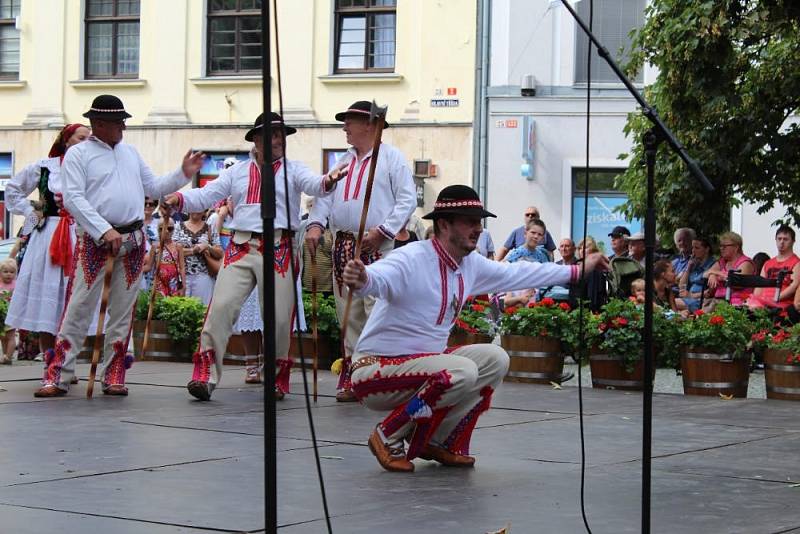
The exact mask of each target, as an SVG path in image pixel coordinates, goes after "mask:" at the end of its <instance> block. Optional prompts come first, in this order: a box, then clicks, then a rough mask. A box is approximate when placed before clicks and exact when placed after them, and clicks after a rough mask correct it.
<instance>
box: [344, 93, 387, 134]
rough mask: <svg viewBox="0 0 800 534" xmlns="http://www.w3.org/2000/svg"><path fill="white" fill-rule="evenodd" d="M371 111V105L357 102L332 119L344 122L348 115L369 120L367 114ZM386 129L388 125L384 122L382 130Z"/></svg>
mask: <svg viewBox="0 0 800 534" xmlns="http://www.w3.org/2000/svg"><path fill="white" fill-rule="evenodd" d="M371 110H372V104H370V103H369V102H367V101H366V100H359V101H358V102H353V104H352V105H351V106H350V107H349V108H347V109H346V110H344V111H340V112H339V113H337V114H336V115H334V118H335V119H336V120H337V121H339V122H344V120H345V119H346V118H347V116H348V115H355V116H360V117H366V118H367V119H369V114H370V113H371ZM388 127H389V123H388V122H384V123H383V129H384V130H385V129H386V128H388Z"/></svg>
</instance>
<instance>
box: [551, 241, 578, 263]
mask: <svg viewBox="0 0 800 534" xmlns="http://www.w3.org/2000/svg"><path fill="white" fill-rule="evenodd" d="M558 253H559V254H561V259H560V260H558V261H557V262H556V263H557V264H559V265H572V264H574V263H576V262H577V261H578V259H577V258H576V257H575V242H574V241H573V240H572V239H570V238H568V237H565V238H564V239H562V240H561V242H560V243H559V244H558Z"/></svg>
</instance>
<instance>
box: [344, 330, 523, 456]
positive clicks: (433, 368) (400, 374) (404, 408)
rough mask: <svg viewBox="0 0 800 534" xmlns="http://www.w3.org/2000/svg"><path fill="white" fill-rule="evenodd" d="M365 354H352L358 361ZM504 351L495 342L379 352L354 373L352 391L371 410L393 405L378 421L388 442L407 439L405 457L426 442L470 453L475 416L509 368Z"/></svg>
mask: <svg viewBox="0 0 800 534" xmlns="http://www.w3.org/2000/svg"><path fill="white" fill-rule="evenodd" d="M363 356H365V355H363V354H356V355H355V356H353V361H354V362H356V361H357V360H358V359H359V358H361V357H363ZM508 363H509V358H508V354H507V353H506V351H505V350H503V348H502V347H500V346H498V345H493V344H480V345H466V346H463V347H459V348H457V349H455V350H454V351H453V352H451V353H450V354H415V355H409V356H397V357H382V358H380V361H378V362H376V363H373V364H372V365H368V366H364V367H359V368H357V369H356V370H355V371H354V372H353V376H352V382H353V391H354V392H355V393H356V395H357V397H358V398H359V400H360V401H361V402H362V403H363V404H365V405H366V406H367V407H368V408H371V409H373V410H392V412H391V413H390V414H389V416H388V417H387V418H386V419H384V420H383V422H382V423H381V424H380V425H379V426H380V428H381V430H382V431H383V433H384V436H385V437H386V439H387V440H388V441H389V442H392V441H399V440H401V439H407V440H408V441H409V442H410V446H409V449H408V458H409V459H413V458H415V457H416V456H417V455H418V454H419V452H420V451H421V449H422V447H423V446H424V445H425V444H426V443H428V442H429V441H433V442H434V443H435V444H437V445H438V446H442V447H445V448H447V449H448V450H450V451H451V452H454V453H456V454H469V443H470V438H471V436H472V431H473V429H474V428H475V424H476V423H477V420H478V417H479V416H480V415H481V414H482V413H483V412H485V411H486V410H488V409H489V405H490V403H491V397H492V393H493V392H494V390H495V389H497V387H498V386H499V385H500V383H501V382H502V381H503V377H504V376H505V375H506V372H507V371H508Z"/></svg>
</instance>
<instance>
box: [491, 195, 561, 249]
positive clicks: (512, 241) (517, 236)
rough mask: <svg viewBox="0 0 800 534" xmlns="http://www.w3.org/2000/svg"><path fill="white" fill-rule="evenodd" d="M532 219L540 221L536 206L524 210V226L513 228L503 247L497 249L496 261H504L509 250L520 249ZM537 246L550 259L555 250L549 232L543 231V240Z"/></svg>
mask: <svg viewBox="0 0 800 534" xmlns="http://www.w3.org/2000/svg"><path fill="white" fill-rule="evenodd" d="M534 219H539V220H541V219H540V217H539V208H537V207H536V206H528V207H527V208H526V209H525V224H523V225H522V226H520V227H518V228H515V229H514V231H513V232H511V235H509V236H508V239H506V242H505V243H504V244H503V246H502V247H500V248H499V249H498V251H497V257H496V258H495V259H497V261H502V260H503V259H505V257H506V254H508V253H509V252H510V251H511V250H513V249H515V248H518V247H521V246H522V245H523V244H525V241H526V237H525V234H526V231H527V224H528V221H531V220H534ZM539 245H542V246H543V248H544V249H545V252H546V253H547V255H548V256H550V258H551V259H552V252H553V251H554V250H555V249H556V244H555V242H554V241H553V237H552V236H551V235H550V232H548V231H545V233H544V240H543V241H542V242H541V243H539Z"/></svg>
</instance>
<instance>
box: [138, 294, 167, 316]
mask: <svg viewBox="0 0 800 534" xmlns="http://www.w3.org/2000/svg"><path fill="white" fill-rule="evenodd" d="M163 298H164V296H163V295H161V294H160V293H158V292H156V300H155V304H153V314H154V317H155V310H156V309H157V305H158V302H159V301H160V300H161V299H163ZM149 305H150V292H149V291H145V290H141V291H139V294H138V295H137V296H136V308H135V311H134V315H133V317H134V319H136V320H137V321H146V320H147V307H148V306H149Z"/></svg>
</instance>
